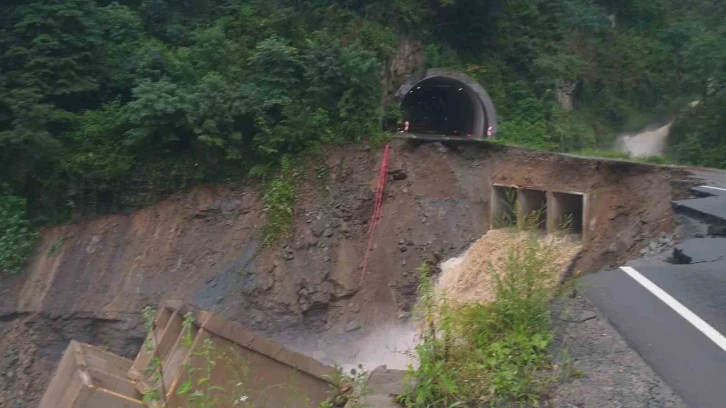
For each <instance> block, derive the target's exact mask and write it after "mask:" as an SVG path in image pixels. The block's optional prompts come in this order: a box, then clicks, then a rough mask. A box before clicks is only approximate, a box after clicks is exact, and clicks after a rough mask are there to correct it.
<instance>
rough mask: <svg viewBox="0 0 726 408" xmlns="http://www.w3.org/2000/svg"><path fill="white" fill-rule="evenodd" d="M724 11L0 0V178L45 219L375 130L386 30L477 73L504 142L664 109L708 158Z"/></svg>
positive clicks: (388, 39)
mask: <svg viewBox="0 0 726 408" xmlns="http://www.w3.org/2000/svg"><path fill="white" fill-rule="evenodd" d="M725 15H726V7H725V6H723V4H722V2H718V1H713V0H705V1H703V0H699V1H696V0H312V1H303V2H301V1H296V0H184V1H181V2H176V1H171V0H120V1H119V2H110V1H108V0H96V1H94V0H32V1H20V0H9V1H4V2H2V5H0V183H4V184H7V185H8V186H9V188H10V191H12V194H14V195H15V196H19V197H23V198H24V199H26V200H27V204H28V217H29V219H31V220H32V221H33V222H34V223H36V224H44V223H52V222H58V221H59V220H63V219H67V218H68V217H69V216H70V215H71V214H73V213H81V214H97V213H104V212H112V211H119V210H122V209H127V208H129V207H131V206H133V205H138V204H144V203H147V202H151V201H153V200H155V199H157V198H158V197H159V196H161V195H164V194H167V193H169V192H173V191H177V190H179V189H183V188H185V187H187V186H190V185H193V184H198V183H202V182H209V181H213V180H219V179H222V178H223V177H224V178H226V177H230V176H235V177H239V176H240V175H252V176H267V175H269V174H271V172H273V171H275V170H276V169H278V168H279V166H280V163H281V160H282V158H283V157H286V156H296V155H300V154H301V153H302V152H305V151H307V150H308V149H310V148H311V147H312V146H314V145H316V144H319V143H343V142H348V141H355V140H358V139H360V138H363V137H371V136H377V135H376V133H377V132H379V130H380V123H381V120H382V116H383V112H382V109H381V101H382V95H381V86H380V84H381V81H380V74H381V67H382V64H384V63H385V61H386V60H387V59H388V58H389V57H390V56H391V55H392V54H393V53H394V51H395V50H396V47H397V36H398V35H399V34H405V35H407V36H408V37H414V38H417V39H418V40H420V41H422V43H423V44H424V47H425V50H426V52H425V53H426V65H427V66H429V67H433V66H436V67H450V68H456V69H460V70H462V71H464V72H466V73H468V74H469V75H471V76H472V77H474V78H475V79H477V80H478V81H480V82H481V83H482V84H483V85H484V86H485V87H486V89H487V90H488V91H489V93H490V94H491V96H492V98H493V99H494V102H495V104H496V105H497V109H498V110H499V112H500V114H501V118H502V123H501V136H502V137H503V138H504V139H505V140H507V141H508V142H510V143H517V144H524V145H528V146H533V147H537V148H544V149H550V150H564V151H572V150H582V149H588V148H598V147H609V146H611V145H612V141H613V138H614V136H615V134H616V133H617V132H620V131H624V130H636V129H638V128H640V127H642V126H643V125H645V124H646V123H649V122H652V121H657V120H660V121H667V120H668V119H669V118H671V117H673V116H674V115H677V116H678V118H679V120H678V123H677V124H676V126H675V127H674V133H673V138H672V139H673V140H672V145H673V146H674V148H673V149H672V150H671V153H670V155H671V156H672V158H674V159H677V160H682V161H685V162H692V163H695V164H707V165H712V166H726V162H724V160H723V157H724V154H723V152H724V147H723V146H724V145H726V141H725V140H724V137H725V136H723V134H724V133H723V131H722V130H723V129H724V122H723V119H722V118H721V116H720V114H719V112H720V111H721V110H722V108H723V107H724V104H725V103H726V97H724V92H723V84H724V82H725V81H724V78H726V77H725V76H724V59H725V55H726V51H725V50H726V41H724V28H723V27H724V24H723V23H724V16H725ZM566 89H570V90H572V93H571V95H569V96H568V95H567V92H564V93H563V90H566ZM558 95H559V96H560V98H559V103H558ZM563 95H564V98H563V97H562V96H563ZM696 99H698V100H700V101H701V104H700V105H698V106H697V107H696V108H693V109H684V106H687V103H688V102H691V101H693V100H696ZM563 100H564V102H563ZM568 101H569V102H568ZM570 102H571V104H572V106H573V108H574V109H572V110H569V109H566V108H563V107H562V106H563V105H564V106H565V107H567V105H569V104H570Z"/></svg>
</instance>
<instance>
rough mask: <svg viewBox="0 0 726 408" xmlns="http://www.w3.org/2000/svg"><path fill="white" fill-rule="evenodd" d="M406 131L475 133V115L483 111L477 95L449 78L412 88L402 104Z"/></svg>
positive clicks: (424, 81)
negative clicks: (407, 129) (407, 126)
mask: <svg viewBox="0 0 726 408" xmlns="http://www.w3.org/2000/svg"><path fill="white" fill-rule="evenodd" d="M401 108H402V110H403V119H404V121H408V122H409V126H410V127H409V131H410V132H417V133H432V134H444V135H453V136H468V135H471V134H472V133H474V132H475V129H474V127H475V121H476V115H477V114H478V115H480V117H481V115H483V112H482V110H483V108H482V107H481V103H480V102H479V100H478V99H477V97H476V95H475V94H474V93H473V92H472V91H471V90H470V89H469V88H468V87H467V86H466V85H465V84H463V83H461V82H458V81H456V80H454V79H451V78H444V77H434V78H429V79H425V80H423V81H421V82H419V83H418V84H417V85H416V86H414V87H413V88H411V90H410V91H409V92H408V94H407V95H406V96H405V98H404V99H403V102H402V104H401Z"/></svg>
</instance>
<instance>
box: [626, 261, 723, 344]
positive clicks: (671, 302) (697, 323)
mask: <svg viewBox="0 0 726 408" xmlns="http://www.w3.org/2000/svg"><path fill="white" fill-rule="evenodd" d="M620 269H622V270H623V272H625V273H627V274H628V275H630V277H631V278H633V279H635V281H636V282H638V283H640V284H641V285H642V286H643V287H644V288H646V289H647V290H648V291H649V292H650V293H652V294H654V295H655V296H656V297H657V298H658V299H660V300H662V301H663V303H665V304H666V305H668V306H669V307H670V308H671V309H673V310H674V311H675V312H676V313H678V314H679V315H681V317H683V318H684V319H686V320H687V321H688V323H691V324H692V325H693V327H695V328H696V329H698V330H699V331H700V332H701V333H703V334H704V335H706V337H708V338H709V339H711V341H713V342H714V343H716V345H717V346H719V347H721V349H722V350H723V351H726V337H724V336H723V334H721V333H719V332H718V330H716V329H714V328H713V327H712V326H711V325H710V324H708V323H706V322H705V321H704V320H703V319H701V318H700V317H698V316H697V315H696V314H695V313H693V312H692V311H691V310H690V309H689V308H687V307H685V306H683V304H682V303H681V302H679V301H677V300H676V299H675V298H674V297H673V296H671V295H669V294H668V293H667V292H666V291H664V290H663V289H661V288H660V287H658V285H656V284H655V283H653V282H652V281H651V280H650V279H648V278H646V277H645V276H643V275H641V273H640V272H638V271H636V270H635V269H633V268H631V267H629V266H623V267H621V268H620Z"/></svg>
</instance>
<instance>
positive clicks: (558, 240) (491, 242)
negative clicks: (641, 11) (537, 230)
mask: <svg viewBox="0 0 726 408" xmlns="http://www.w3.org/2000/svg"><path fill="white" fill-rule="evenodd" d="M531 234H532V233H531V232H526V231H519V232H517V231H510V230H506V229H497V230H491V231H489V232H487V233H486V234H485V235H484V236H482V237H481V238H480V239H479V240H478V241H476V242H475V243H474V244H473V245H472V246H471V247H470V248H469V249H468V250H467V251H466V252H465V253H464V254H463V255H462V256H460V257H458V258H452V259H450V260H448V261H446V262H444V263H442V264H441V270H442V273H441V277H440V278H439V282H438V287H437V290H438V291H439V293H442V294H446V296H448V297H450V298H451V299H454V300H456V301H458V302H488V301H491V300H493V298H494V296H495V291H494V283H495V282H494V279H493V277H494V275H493V274H499V273H502V271H503V270H504V268H505V265H506V263H507V257H508V256H509V254H510V253H511V251H512V250H515V251H517V250H520V249H522V250H523V249H524V248H525V246H526V245H528V240H531V239H533V238H532V235H531ZM534 239H539V240H540V244H541V245H542V248H543V250H544V252H546V253H547V257H548V258H551V265H550V267H547V268H546V273H547V274H548V276H547V277H546V278H545V279H544V280H543V281H544V282H546V283H547V284H550V285H553V286H554V285H555V284H556V282H557V279H558V278H559V277H560V276H561V275H562V274H563V273H564V272H565V271H566V270H567V269H568V268H569V266H570V264H571V263H572V261H573V259H574V258H575V256H576V255H577V253H578V252H580V249H581V245H580V243H579V242H576V241H574V240H573V239H572V238H571V237H568V236H565V235H547V236H542V237H540V238H534Z"/></svg>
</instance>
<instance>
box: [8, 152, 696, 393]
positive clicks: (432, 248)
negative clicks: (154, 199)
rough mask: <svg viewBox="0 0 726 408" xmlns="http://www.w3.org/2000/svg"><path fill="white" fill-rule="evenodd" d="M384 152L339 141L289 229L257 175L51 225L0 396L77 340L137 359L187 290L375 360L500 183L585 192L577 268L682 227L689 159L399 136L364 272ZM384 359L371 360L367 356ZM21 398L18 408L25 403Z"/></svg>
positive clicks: (11, 342) (354, 356)
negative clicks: (617, 158)
mask: <svg viewBox="0 0 726 408" xmlns="http://www.w3.org/2000/svg"><path fill="white" fill-rule="evenodd" d="M378 160H379V157H378V154H377V152H374V151H371V150H369V149H367V148H363V147H361V146H347V147H343V148H334V149H331V150H330V151H329V154H328V162H327V165H328V167H329V172H327V173H325V174H327V177H326V178H325V179H324V180H320V179H319V178H318V177H316V174H317V172H316V171H315V169H313V168H311V170H310V171H309V172H308V173H309V175H310V176H309V177H306V178H305V179H304V180H303V182H302V184H301V185H300V186H299V199H298V201H297V204H296V206H295V225H294V234H293V238H292V239H291V240H289V241H287V242H281V243H280V244H279V245H276V246H274V247H272V248H269V249H264V248H260V245H259V241H258V237H259V232H260V227H261V226H262V224H263V223H264V219H265V213H264V210H263V206H262V204H261V201H260V187H259V186H256V185H251V186H249V187H244V188H237V189H231V188H227V187H221V186H214V187H204V188H197V189H195V190H193V191H191V192H189V193H186V194H180V195H178V196H174V197H171V198H169V199H167V200H165V201H163V202H160V203H158V204H156V205H154V206H151V207H148V208H146V209H143V210H140V211H138V212H135V213H133V214H131V215H117V216H109V217H103V218H99V219H95V220H91V221H87V222H82V223H78V224H73V225H67V226H63V227H56V228H51V229H49V230H47V231H45V232H44V234H43V238H42V242H41V244H40V245H39V246H38V249H37V254H36V256H35V257H34V258H33V260H32V262H31V263H30V264H29V265H28V267H27V269H26V271H25V272H24V273H23V274H21V275H19V276H16V277H11V278H9V279H4V280H3V281H2V283H1V284H2V289H1V290H2V294H1V299H2V300H0V342H1V344H3V353H2V354H1V355H0V359H2V360H0V369H1V370H2V372H0V374H1V376H0V402H4V403H6V406H23V407H25V406H33V405H35V404H36V403H37V401H39V398H40V396H41V395H42V392H43V389H44V387H45V385H46V383H47V381H48V380H49V378H50V376H51V375H52V372H53V368H54V367H55V365H56V364H57V362H58V360H59V359H60V356H61V354H62V352H63V350H64V349H65V347H66V346H67V344H68V342H69V341H70V340H71V339H75V340H79V341H82V342H87V343H91V344H95V345H99V346H101V347H104V348H106V349H108V350H109V351H111V352H114V353H118V354H121V355H124V356H126V357H133V355H134V354H135V353H136V352H137V351H138V348H139V347H140V344H141V342H142V340H143V327H142V325H141V324H140V316H139V314H140V310H141V309H142V308H143V307H144V306H147V305H158V304H160V303H161V302H163V301H165V300H168V299H178V300H181V301H185V302H190V303H193V304H196V305H198V306H200V307H202V308H207V309H210V310H213V311H215V312H217V313H219V314H221V315H223V316H225V317H227V318H230V319H232V320H235V321H238V322H240V323H242V324H245V325H247V326H249V327H250V328H252V329H254V330H257V331H260V332H262V333H265V334H266V335H268V336H270V337H272V338H274V339H276V340H278V341H280V342H282V343H283V344H286V345H288V346H291V347H293V348H297V349H301V350H305V351H307V352H309V353H310V354H312V355H313V356H314V357H315V358H318V359H321V360H324V361H330V360H332V359H339V360H343V361H346V360H348V361H351V360H359V361H366V360H369V359H371V358H373V359H374V360H375V358H374V357H370V356H368V355H366V352H365V350H362V349H361V348H358V347H356V346H355V344H357V343H356V341H360V339H364V338H366V337H365V336H373V338H374V339H380V341H381V342H382V343H381V345H380V346H376V347H375V348H376V351H377V352H380V349H381V348H382V347H383V348H384V347H385V344H383V343H386V336H381V335H380V330H378V329H380V328H383V327H394V328H397V327H400V326H401V325H402V324H403V323H402V322H403V321H405V318H406V317H407V316H408V313H409V309H410V307H411V305H412V302H413V301H414V299H415V295H416V288H417V284H418V282H417V276H416V275H417V274H416V271H415V270H416V268H417V267H418V266H419V265H420V264H421V263H422V262H424V261H430V262H436V263H438V262H439V261H441V260H444V259H448V258H450V257H453V256H456V255H458V254H460V253H462V252H463V251H464V250H465V249H466V248H468V247H469V245H471V243H472V242H473V241H474V240H476V239H478V238H479V237H481V236H482V235H483V234H484V233H485V232H486V231H487V230H488V228H489V208H490V203H489V201H490V183H498V184H505V185H515V186H522V187H534V188H541V189H546V190H557V191H563V192H568V191H570V192H571V191H578V192H584V193H587V194H588V197H589V198H588V199H589V200H591V203H592V204H591V211H592V214H590V215H591V217H590V221H589V223H588V225H586V226H585V228H587V229H588V230H587V234H586V240H585V241H584V242H583V248H584V249H585V253H584V254H583V255H582V256H581V257H580V258H579V259H578V260H577V263H576V269H577V270H580V271H595V270H597V269H599V268H602V267H604V266H607V265H616V264H618V263H622V262H623V261H625V260H626V259H629V258H634V257H637V254H638V252H639V251H640V249H641V247H642V245H641V242H643V241H644V240H646V239H649V238H651V237H654V236H657V235H659V234H660V233H661V232H664V231H668V230H670V229H671V223H672V215H671V208H670V201H671V200H672V199H674V198H678V197H680V196H681V195H682V194H683V193H684V191H685V188H684V186H683V184H682V183H673V182H672V181H673V180H682V179H684V178H686V177H687V174H686V173H685V172H684V171H683V170H680V169H675V168H668V167H657V166H650V165H642V164H633V163H624V162H613V161H604V160H587V159H582V158H575V157H567V156H560V155H555V154H547V153H541V152H533V151H528V150H524V149H515V148H501V147H494V146H489V145H486V146H482V147H473V146H469V147H459V148H454V147H451V148H447V147H444V146H441V145H424V146H420V147H412V146H410V145H408V144H407V143H405V142H396V143H394V145H393V150H392V154H391V170H396V172H395V173H396V174H395V177H393V179H392V180H391V181H390V183H389V184H388V187H387V191H386V195H385V197H384V208H383V211H384V214H383V219H382V220H381V223H380V225H379V227H378V229H377V232H376V240H375V246H374V249H373V252H372V253H371V256H370V261H369V266H368V273H367V275H366V277H365V279H364V280H363V282H362V283H361V282H360V279H361V262H362V260H363V255H364V251H365V247H366V240H367V236H366V232H367V229H368V222H369V218H370V216H371V212H372V209H373V192H374V191H375V186H376V184H375V183H376V180H377V170H378V166H379V163H378ZM372 362H373V361H372ZM16 403H19V405H10V404H16Z"/></svg>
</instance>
